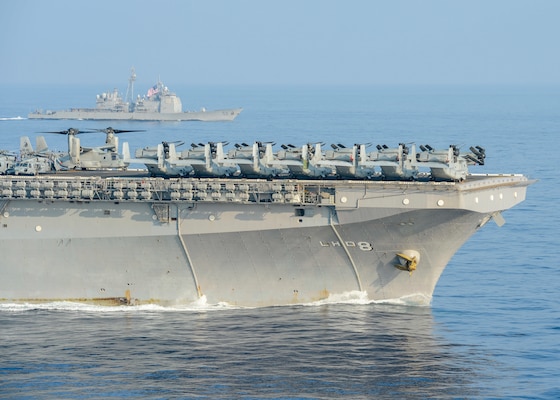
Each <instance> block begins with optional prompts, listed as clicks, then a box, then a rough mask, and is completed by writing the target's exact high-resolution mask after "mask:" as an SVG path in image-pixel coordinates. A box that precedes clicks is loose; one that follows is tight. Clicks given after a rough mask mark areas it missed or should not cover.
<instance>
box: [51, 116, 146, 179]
mask: <svg viewBox="0 0 560 400" xmlns="http://www.w3.org/2000/svg"><path fill="white" fill-rule="evenodd" d="M91 132H104V133H105V134H106V139H105V145H102V146H97V147H83V146H81V144H80V139H79V138H77V137H76V136H77V135H78V134H81V133H91ZM123 132H140V131H138V130H121V129H113V128H111V127H109V128H106V129H95V130H87V131H80V130H78V129H75V128H69V129H67V130H63V131H55V132H46V133H54V134H61V135H66V136H67V137H68V153H67V154H65V155H63V156H60V157H57V158H56V159H55V168H56V169H57V170H72V169H76V170H79V169H81V170H97V169H121V170H126V169H127V168H128V165H129V163H127V162H125V161H124V159H125V158H130V156H129V155H128V157H125V154H128V153H129V148H128V143H124V144H123V155H121V154H119V152H118V147H119V141H118V138H117V137H116V136H115V135H116V134H119V133H123Z"/></svg>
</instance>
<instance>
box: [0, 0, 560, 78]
mask: <svg viewBox="0 0 560 400" xmlns="http://www.w3.org/2000/svg"><path fill="white" fill-rule="evenodd" d="M0 10H1V12H0V29H1V32H0V49H1V54H2V60H1V63H0V84H7V83H17V84H38V83H46V84H52V83H61V84H83V83H92V84H112V83H119V84H122V83H123V82H125V81H126V79H127V78H128V74H129V70H130V68H131V67H132V66H134V67H135V68H136V72H137V74H138V76H139V77H140V76H142V77H150V80H153V79H156V78H157V77H161V78H162V80H164V81H165V82H169V83H170V84H173V85H176V84H183V83H184V84H219V85H223V84H295V85H299V84H358V85H359V84H409V83H412V84H455V83H460V84H463V83H464V84H502V83H504V84H510V83H519V84H532V83H544V84H558V83H560V51H559V40H560V23H559V22H558V20H559V18H560V1H556V0H456V1H453V0H391V1H389V0H387V1H377V0H344V1H342V0H341V1H328V0H327V1H319V0H297V1H295V0H281V1H278V0H270V1H265V0H261V1H257V0H240V1H235V0H229V1H227V0H204V1H190V0H182V1H179V0H158V1H145V0H137V1H132V0H112V1H108V0H95V1H94V0H90V1H77V0H48V1H45V0H17V1H16V0H3V1H2V3H1V5H0Z"/></svg>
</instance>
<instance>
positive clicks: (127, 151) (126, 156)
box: [122, 142, 130, 164]
mask: <svg viewBox="0 0 560 400" xmlns="http://www.w3.org/2000/svg"><path fill="white" fill-rule="evenodd" d="M122 156H123V161H124V162H125V163H127V164H129V163H130V148H129V147H128V142H124V143H123V144H122Z"/></svg>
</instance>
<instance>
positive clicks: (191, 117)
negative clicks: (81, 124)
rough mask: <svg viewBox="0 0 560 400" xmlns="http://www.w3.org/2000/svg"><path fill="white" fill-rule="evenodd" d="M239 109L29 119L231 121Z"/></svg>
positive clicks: (52, 114) (84, 112)
mask: <svg viewBox="0 0 560 400" xmlns="http://www.w3.org/2000/svg"><path fill="white" fill-rule="evenodd" d="M241 111H242V109H241V108H232V109H227V110H213V111H188V112H180V113H160V112H124V111H102V110H94V109H72V110H64V111H46V112H40V111H36V112H33V113H30V114H29V115H28V118H29V119H69V120H100V121H103V120H106V121H113V120H116V121H121V120H133V121H205V122H215V121H233V120H234V119H235V118H236V117H237V116H238V115H239V113H241Z"/></svg>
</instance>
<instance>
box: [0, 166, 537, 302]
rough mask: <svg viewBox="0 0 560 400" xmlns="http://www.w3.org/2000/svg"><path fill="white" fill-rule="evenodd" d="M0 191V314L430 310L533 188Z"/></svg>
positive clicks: (516, 181) (172, 186) (151, 186)
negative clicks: (472, 248) (440, 288)
mask: <svg viewBox="0 0 560 400" xmlns="http://www.w3.org/2000/svg"><path fill="white" fill-rule="evenodd" d="M2 179H3V180H4V181H3V185H4V186H3V187H4V188H6V187H11V189H9V190H8V189H4V190H3V191H2V198H1V199H0V207H1V209H0V210H1V212H0V220H1V228H2V229H0V252H1V253H0V254H2V264H1V267H0V272H1V273H2V280H0V299H1V300H2V301H10V302H21V301H62V300H66V301H82V302H91V303H100V304H106V303H109V304H111V303H122V304H144V303H156V304H162V305H177V304H188V303H191V302H194V301H198V300H200V299H201V298H203V299H205V300H206V301H207V302H208V303H210V304H216V303H220V302H225V303H228V304H231V305H239V306H270V305H283V304H298V303H307V302H311V301H316V300H322V299H326V298H328V297H329V296H330V295H332V294H341V293H345V292H352V291H360V292H365V293H367V296H368V298H369V299H371V300H387V299H398V298H403V297H414V298H416V299H417V301H418V302H421V303H429V302H430V299H431V296H432V293H433V291H434V288H435V286H436V284H437V281H438V279H439V277H440V275H441V273H442V272H443V270H444V268H445V266H446V265H447V263H448V261H449V260H450V259H451V257H452V256H453V254H454V253H455V252H456V251H457V250H458V249H459V248H460V246H461V245H462V244H463V243H464V242H465V241H466V240H467V239H468V238H469V237H470V236H471V235H472V234H473V233H475V232H476V231H477V229H479V228H480V227H482V226H483V225H484V224H485V223H486V222H487V221H488V220H489V219H491V218H492V216H497V215H498V213H499V212H500V211H502V210H506V209H509V208H511V207H513V206H514V205H516V204H517V203H519V202H521V201H523V199H524V198H525V192H526V186H527V185H528V184H529V183H530V182H529V181H528V180H527V179H526V178H525V177H522V176H517V175H508V176H493V177H490V176H486V177H479V178H474V177H473V178H471V179H469V180H467V182H464V183H460V184H459V183H457V184H456V183H447V184H438V183H402V182H326V181H321V182H312V183H310V182H299V183H298V182H295V184H290V185H286V184H278V183H276V182H260V183H259V184H256V186H254V188H253V189H251V187H249V188H248V189H247V188H245V186H246V184H245V183H242V182H243V181H239V182H238V183H231V182H232V181H227V180H211V179H210V180H207V181H204V185H207V188H208V189H209V191H210V192H211V196H208V197H207V198H205V197H204V196H200V192H201V190H200V182H201V181H199V180H188V179H183V180H181V179H179V180H173V181H172V182H171V183H170V182H168V181H167V180H165V181H164V180H157V179H153V180H151V179H143V180H141V181H138V182H136V183H137V188H138V189H134V190H132V191H131V190H129V191H128V192H127V190H126V189H125V190H124V193H121V191H122V189H121V187H122V186H123V185H120V184H119V185H115V184H114V182H115V181H114V180H111V183H110V184H109V183H108V182H109V181H107V180H104V179H101V178H97V183H96V185H98V186H97V188H96V189H94V190H92V191H90V190H87V191H85V192H84V191H83V190H82V192H81V193H80V194H76V195H75V196H74V197H73V196H72V191H71V190H70V189H68V190H66V189H65V194H63V195H62V197H63V198H61V197H60V196H57V195H56V190H51V189H50V188H52V185H50V186H48V185H47V186H46V188H43V187H42V186H41V184H40V179H41V178H28V179H27V180H26V181H25V182H26V183H25V184H23V183H18V182H21V179H22V178H19V179H20V180H17V179H16V180H12V178H2ZM6 179H9V180H10V181H11V182H10V184H8V183H6ZM43 181H44V178H43ZM91 181H92V179H91V178H89V179H88V180H87V182H91ZM34 182H35V183H34ZM85 182H86V181H85V180H84V181H83V182H81V187H82V188H84V187H86V184H85ZM128 182H129V183H128V184H127V183H125V184H124V187H125V188H126V187H131V186H130V182H131V180H130V179H129V180H128ZM228 182H229V183H228ZM233 182H236V181H233ZM162 185H163V187H162ZM216 185H217V186H216ZM57 186H62V185H60V184H57V183H56V182H55V183H54V188H55V189H56V187H57ZM70 186H71V183H69V184H68V188H70ZM289 186H290V187H289ZM18 188H19V189H18ZM22 188H25V189H22ZM185 188H186V190H184V189H185ZM212 188H213V189H212ZM33 190H35V192H33ZM32 192H33V193H32ZM310 194H313V195H316V196H315V197H313V196H311V197H310ZM84 195H85V196H86V197H84ZM197 196H199V197H197ZM115 197H117V199H115ZM142 199H144V200H142ZM403 252H404V253H406V252H408V254H415V255H417V256H418V257H417V258H418V265H417V268H416V270H413V271H408V270H403V268H396V267H395V264H397V265H401V264H402V260H400V259H399V256H398V254H402V253H403ZM411 252H412V253H411ZM399 263H400V264H399Z"/></svg>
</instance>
